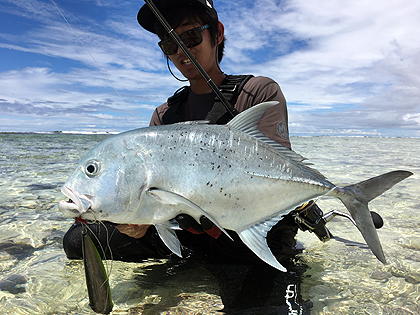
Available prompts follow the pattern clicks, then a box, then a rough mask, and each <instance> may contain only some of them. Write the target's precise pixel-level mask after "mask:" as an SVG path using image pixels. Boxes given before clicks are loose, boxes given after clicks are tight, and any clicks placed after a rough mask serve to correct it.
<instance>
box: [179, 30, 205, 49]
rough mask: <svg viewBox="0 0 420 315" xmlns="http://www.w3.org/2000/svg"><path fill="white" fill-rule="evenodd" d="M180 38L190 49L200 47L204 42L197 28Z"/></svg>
mask: <svg viewBox="0 0 420 315" xmlns="http://www.w3.org/2000/svg"><path fill="white" fill-rule="evenodd" d="M180 37H181V39H182V41H183V42H184V44H185V46H187V47H188V48H192V47H195V46H197V45H199V44H200V43H201V42H202V40H203V37H202V36H201V32H200V31H199V30H198V29H196V28H193V29H192V30H189V31H186V32H185V33H182V34H181V36H180Z"/></svg>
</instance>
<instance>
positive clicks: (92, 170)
mask: <svg viewBox="0 0 420 315" xmlns="http://www.w3.org/2000/svg"><path fill="white" fill-rule="evenodd" d="M100 169H101V168H100V163H99V162H98V161H94V160H91V161H87V162H86V163H85V174H86V175H87V176H95V175H98V173H99V171H100Z"/></svg>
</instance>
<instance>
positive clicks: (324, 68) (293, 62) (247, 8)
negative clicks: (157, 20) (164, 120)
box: [0, 0, 420, 135]
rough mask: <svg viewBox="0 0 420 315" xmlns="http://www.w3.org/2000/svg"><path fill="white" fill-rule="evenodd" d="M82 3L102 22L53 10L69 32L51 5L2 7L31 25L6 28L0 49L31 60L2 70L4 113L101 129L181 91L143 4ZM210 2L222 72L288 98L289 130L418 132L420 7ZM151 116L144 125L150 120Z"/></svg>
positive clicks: (146, 112) (402, 2) (393, 2)
mask: <svg viewBox="0 0 420 315" xmlns="http://www.w3.org/2000/svg"><path fill="white" fill-rule="evenodd" d="M80 3H82V4H83V5H94V4H96V5H97V6H98V7H97V8H96V9H97V10H98V12H101V13H100V14H101V15H100V17H98V16H94V15H93V14H92V13H91V12H80V11H77V9H75V8H74V7H68V8H66V7H61V5H62V4H60V3H57V4H58V5H59V6H60V9H61V10H62V12H63V13H64V14H65V16H66V18H67V19H68V20H69V21H70V23H71V24H72V26H73V29H74V31H73V30H71V29H70V28H69V27H68V26H67V25H66V24H65V22H64V21H63V19H62V17H61V16H60V15H59V14H58V12H57V9H56V8H55V7H54V6H53V5H52V4H50V3H48V2H41V1H36V0H13V1H11V0H7V1H3V2H2V4H0V9H1V10H2V12H5V13H7V14H11V15H14V16H17V17H19V18H18V19H19V21H20V20H24V21H31V20H32V21H36V23H34V24H33V25H35V26H34V27H30V28H28V29H26V30H21V31H20V32H9V33H8V32H7V31H5V30H3V29H2V32H3V34H0V39H1V40H0V49H2V48H3V49H8V50H15V51H20V52H26V53H27V56H31V57H32V56H35V57H34V59H35V60H36V63H35V62H33V63H31V65H30V66H29V64H28V66H26V67H21V68H19V69H18V68H16V69H15V70H11V71H9V70H8V71H4V72H0V99H3V100H5V101H4V102H2V103H1V102H0V105H1V104H3V105H4V106H3V109H4V108H6V107H7V108H11V107H10V104H15V106H18V105H19V106H21V108H22V109H23V108H26V110H27V111H28V112H30V111H32V115H35V114H34V112H37V113H38V114H39V115H41V113H45V112H46V111H47V110H48V109H51V108H60V109H62V110H63V111H64V113H63V115H64V116H65V115H66V113H69V115H77V114H76V113H74V112H72V110H74V109H78V110H79V111H80V114H79V116H77V117H78V119H79V118H80V119H79V121H80V123H86V126H87V124H89V125H96V126H99V125H100V124H99V123H97V122H94V121H93V119H94V117H96V118H97V119H102V120H106V121H107V124H108V125H107V126H112V125H113V124H115V125H116V124H118V125H119V124H123V122H122V120H120V117H123V116H124V115H123V116H117V115H115V114H114V113H110V111H112V112H119V113H120V114H121V113H123V112H127V113H128V112H129V111H133V112H135V113H136V114H139V115H140V116H141V117H147V116H148V117H150V115H151V113H152V109H153V107H154V106H155V105H157V104H159V103H161V102H163V101H164V100H165V99H166V98H167V97H168V96H170V95H171V94H172V93H173V92H174V91H175V90H176V89H177V88H178V87H179V86H181V85H182V84H181V83H179V82H177V81H175V80H174V79H173V78H172V77H171V76H170V75H169V74H168V72H167V70H166V64H165V61H164V59H163V58H162V57H163V56H162V53H161V52H160V50H159V49H158V47H157V44H156V43H157V38H156V37H155V36H154V35H153V34H150V33H148V32H146V31H144V30H142V29H141V28H140V27H139V25H138V24H137V22H136V14H137V10H138V8H139V7H140V6H141V3H138V2H135V1H124V2H123V1H110V0H108V1H105V0H97V1H96V2H89V1H81V2H80ZM63 5H64V4H63ZM215 6H216V9H218V11H219V17H220V18H221V21H222V22H224V24H225V27H226V34H227V37H228V41H227V48H226V57H225V60H224V62H223V63H222V69H223V70H224V71H225V72H227V73H236V74H237V73H253V74H256V75H265V76H269V77H272V78H273V79H275V80H276V81H277V82H278V83H279V84H280V86H281V87H282V90H283V92H284V94H285V96H286V99H287V100H288V102H289V116H290V117H289V121H290V123H291V130H292V132H296V133H300V132H313V133H315V134H316V133H317V132H319V133H325V132H327V131H326V130H328V129H331V130H332V131H331V132H332V133H334V132H336V133H337V134H340V133H343V132H350V133H352V134H362V133H366V134H379V133H380V134H384V133H385V135H392V133H393V132H395V133H398V134H400V133H401V132H402V131H401V130H403V131H404V132H406V134H407V135H413V134H416V135H418V133H417V132H418V130H420V121H419V120H420V119H419V115H420V106H419V101H418V100H419V99H420V73H419V72H418V71H417V70H416V69H419V68H420V39H419V37H418V36H417V33H418V32H417V30H418V29H420V19H418V17H419V16H420V2H418V1H411V0H410V1H409V0H387V1H385V2H382V3H381V4H380V5H378V3H375V2H366V1H362V0H354V1H350V0H342V1H332V0H331V1H330V0H328V1H304V0H293V1H292V0H287V1H275V0H261V1H241V2H233V1H228V2H224V1H221V0H216V1H215ZM108 10H109V11H108ZM28 25H30V24H29V23H28ZM74 32H76V33H77V34H78V37H79V38H80V39H81V40H82V41H83V43H84V44H85V46H86V47H87V48H84V47H83V46H82V45H81V44H80V42H79V40H78V39H77V37H76V36H75V34H74ZM0 53H1V52H0ZM89 53H90V54H91V55H92V56H93V57H94V59H95V60H96V62H97V63H98V65H99V68H98V65H97V64H96V62H95V61H94V60H93V59H92V57H91V56H90V54H89ZM37 56H38V57H39V56H49V57H52V58H53V59H47V58H37ZM55 64H63V65H64V64H65V66H63V69H61V68H57V67H56V65H55ZM40 65H42V66H40ZM69 67H70V68H69ZM113 87H115V88H116V89H117V90H118V91H119V92H120V94H121V96H122V98H123V99H124V101H123V100H122V99H121V98H120V97H119V96H118V95H117V94H116V93H115V92H114V91H113ZM6 104H7V106H6ZM1 108H2V107H0V109H1ZM94 108H96V109H97V110H96V111H95V110H92V109H94ZM127 108H130V110H128V109H127ZM44 110H45V111H44ZM84 113H89V115H87V116H88V118H86V120H83V119H85V118H82V117H80V116H82V115H83V114H84ZM2 114H3V115H5V114H7V113H5V112H3V113H2ZM50 114H51V113H50ZM128 116H130V115H129V114H128ZM73 117H74V116H73ZM111 117H113V119H114V123H113V122H112V119H111ZM148 117H147V118H145V119H143V118H141V119H142V120H144V121H145V122H146V124H147V120H148ZM32 118H33V119H35V118H36V117H35V116H33V117H32ZM124 119H125V116H124ZM32 121H33V124H34V126H35V125H36V126H41V125H42V124H39V125H37V124H38V121H37V120H32ZM57 121H58V122H59V123H60V124H62V123H64V119H63V120H62V121H61V120H57ZM46 125H48V124H46ZM2 126H4V125H3V124H2ZM57 126H59V125H57ZM346 130H347V131H346ZM349 130H350V131H349ZM386 130H387V131H386ZM387 133H388V134H387Z"/></svg>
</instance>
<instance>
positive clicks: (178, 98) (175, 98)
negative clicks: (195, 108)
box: [162, 86, 190, 125]
mask: <svg viewBox="0 0 420 315" xmlns="http://www.w3.org/2000/svg"><path fill="white" fill-rule="evenodd" d="M189 92H190V89H189V87H188V86H183V87H182V88H180V89H178V90H177V91H176V92H175V93H174V95H172V96H171V97H170V98H168V109H167V110H166V112H165V113H164V114H163V116H162V123H163V125H169V124H175V123H177V122H180V117H179V114H178V108H179V105H180V104H182V103H183V102H186V101H187V99H188V94H189Z"/></svg>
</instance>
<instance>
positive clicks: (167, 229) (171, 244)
mask: <svg viewBox="0 0 420 315" xmlns="http://www.w3.org/2000/svg"><path fill="white" fill-rule="evenodd" d="M155 228H156V230H157V232H158V234H159V236H160V238H161V239H162V242H163V243H164V244H165V245H166V247H168V248H169V249H170V250H171V251H172V252H173V253H174V254H175V255H177V256H179V257H181V258H182V253H181V245H180V243H179V240H178V237H177V236H176V233H175V231H174V230H173V229H172V228H171V225H170V224H169V223H168V222H165V223H159V224H155Z"/></svg>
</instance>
